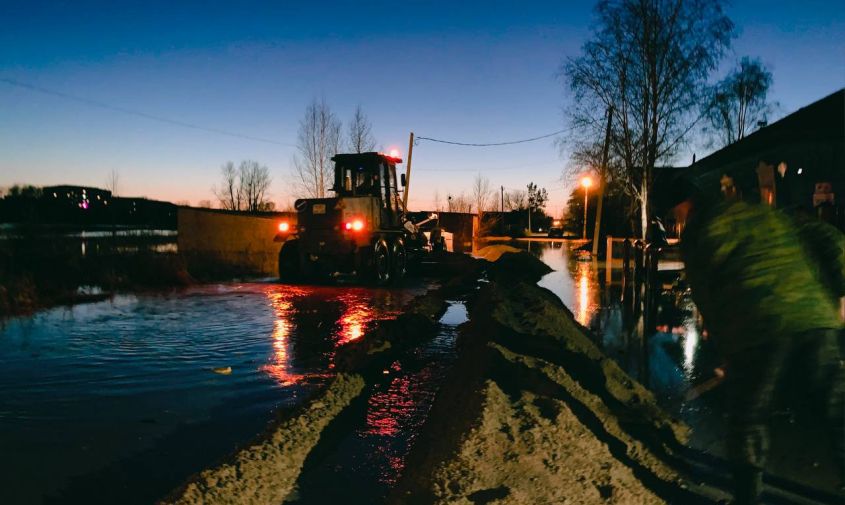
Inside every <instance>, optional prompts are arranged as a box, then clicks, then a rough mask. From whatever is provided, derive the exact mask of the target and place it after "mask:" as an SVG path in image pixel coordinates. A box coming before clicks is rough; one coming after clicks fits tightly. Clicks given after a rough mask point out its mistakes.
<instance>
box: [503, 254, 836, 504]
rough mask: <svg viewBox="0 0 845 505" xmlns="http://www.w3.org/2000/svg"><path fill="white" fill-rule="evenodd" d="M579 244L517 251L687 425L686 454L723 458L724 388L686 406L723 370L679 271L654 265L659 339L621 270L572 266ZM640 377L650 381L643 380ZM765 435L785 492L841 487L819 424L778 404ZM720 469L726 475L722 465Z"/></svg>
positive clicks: (672, 264)
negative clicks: (540, 266) (666, 329)
mask: <svg viewBox="0 0 845 505" xmlns="http://www.w3.org/2000/svg"><path fill="white" fill-rule="evenodd" d="M581 243H582V242H581V241H552V242H550V241H521V242H518V243H516V244H515V245H517V246H518V247H522V248H525V249H527V250H529V251H530V252H531V253H532V254H536V255H537V256H538V257H539V258H540V259H541V260H542V261H543V262H544V263H546V264H547V265H549V266H550V267H551V268H553V269H554V270H555V271H554V272H551V273H549V274H547V275H546V276H544V277H543V278H542V279H541V280H540V282H539V283H538V284H539V285H540V286H542V287H545V288H547V289H549V290H550V291H552V292H553V293H555V294H556V295H557V296H558V297H559V298H560V299H561V301H562V302H563V303H564V304H565V305H566V306H567V307H568V308H569V309H570V310H571V311H572V313H573V315H574V317H575V319H576V320H577V321H578V322H579V323H581V324H582V325H583V326H585V327H587V328H589V329H590V330H591V333H592V334H593V336H594V338H595V340H596V343H597V344H598V345H599V346H600V347H602V348H603V350H604V351H605V353H606V354H607V355H608V356H610V357H611V358H612V359H614V360H615V361H616V362H617V363H618V364H619V365H620V366H621V367H622V368H623V369H624V370H625V371H626V372H627V373H628V374H629V375H631V376H632V377H636V378H637V379H638V380H640V381H641V382H643V383H644V384H646V385H647V386H648V387H649V388H650V389H651V390H652V391H654V392H655V394H656V396H657V398H658V400H659V401H660V402H661V403H662V405H663V406H664V408H666V409H668V410H669V411H670V412H672V413H673V414H675V415H676V416H677V417H679V418H681V419H683V420H684V421H685V422H686V423H687V424H689V425H690V427H691V428H692V430H693V432H692V439H691V440H690V447H692V448H693V449H695V450H697V451H700V452H701V453H704V454H706V455H709V456H713V457H716V458H724V456H725V447H724V438H725V433H726V425H725V411H724V409H723V401H724V387H723V386H718V387H716V388H715V389H713V390H711V391H709V392H707V393H705V394H703V395H702V396H700V397H698V398H696V399H694V400H691V401H686V400H685V399H684V395H685V393H686V391H687V390H688V389H689V388H691V387H693V386H696V385H698V384H701V383H702V382H704V381H706V380H708V379H710V378H712V377H713V369H714V368H715V367H717V366H720V365H722V362H721V360H720V359H719V358H718V356H717V354H716V352H715V350H714V349H713V348H712V343H711V342H709V341H707V340H706V339H705V338H703V337H702V328H701V326H700V321H699V318H698V316H697V310H696V308H695V305H694V303H693V302H692V300H691V298H690V295H689V293H688V292H687V291H686V290H684V289H683V288H681V287H679V284H678V282H677V281H678V278H679V277H680V273H681V269H682V268H683V264H682V263H679V262H677V261H661V263H660V266H659V270H660V271H659V280H660V282H661V284H662V286H663V288H662V290H661V296H660V305H661V308H662V309H668V310H671V311H674V312H675V314H676V315H677V321H676V324H677V328H676V329H675V331H674V332H673V333H658V332H657V331H655V329H654V328H651V329H646V328H644V327H643V317H642V315H641V314H640V313H639V311H638V310H632V309H630V308H627V307H628V304H623V303H622V301H621V299H622V296H623V293H622V287H621V280H622V272H621V264H620V265H618V268H613V269H611V271H610V273H609V274H610V275H609V277H608V271H607V270H606V265H605V263H604V262H592V261H578V260H577V259H576V254H574V252H573V249H574V248H576V247H577V246H579V245H581ZM625 296H631V293H630V292H629V293H627V294H625ZM644 334H646V337H647V339H646V341H645V342H646V343H645V344H644V341H643V335H644ZM645 360H647V363H648V366H647V367H645V366H644V364H645V363H644V361H645ZM644 370H647V375H648V377H644V375H645V372H644ZM770 427H771V448H770V455H769V463H768V467H767V470H768V471H769V472H771V474H773V475H775V476H777V477H780V478H782V479H786V480H787V481H789V482H790V483H791V484H790V483H787V484H785V486H787V487H789V486H791V485H792V484H795V485H794V486H792V487H793V488H794V490H795V491H796V492H798V493H799V494H803V495H805V496H808V495H812V493H813V492H814V491H813V490H814V489H820V490H823V491H825V492H828V493H830V492H835V490H836V487H837V486H838V484H839V483H838V478H837V476H836V469H835V464H834V462H833V457H832V456H833V455H832V451H831V450H830V447H832V446H833V444H832V442H831V440H830V438H829V437H828V436H827V431H828V430H827V429H826V426H825V425H824V423H823V422H822V420H821V419H820V418H817V417H812V416H801V415H798V414H797V413H796V412H794V411H793V410H790V409H789V408H788V407H787V406H785V405H782V404H778V407H777V408H776V410H775V411H774V413H773V415H772V416H771V420H770ZM709 456H708V457H709ZM719 465H721V466H722V469H721V470H722V471H725V468H726V467H725V463H724V462H723V463H720V464H719Z"/></svg>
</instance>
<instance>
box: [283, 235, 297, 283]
mask: <svg viewBox="0 0 845 505" xmlns="http://www.w3.org/2000/svg"><path fill="white" fill-rule="evenodd" d="M301 278H302V269H301V268H300V265H299V241H298V240H296V239H294V240H288V241H287V242H285V243H284V244H282V249H281V250H280V251H279V280H280V281H282V282H292V281H298V280H300V279H301Z"/></svg>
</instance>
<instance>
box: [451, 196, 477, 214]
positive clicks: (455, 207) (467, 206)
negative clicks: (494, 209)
mask: <svg viewBox="0 0 845 505" xmlns="http://www.w3.org/2000/svg"><path fill="white" fill-rule="evenodd" d="M446 205H447V209H448V210H449V212H472V200H471V199H470V198H469V197H467V196H466V195H465V194H464V193H461V194H460V195H453V194H451V193H449V194H448V195H446Z"/></svg>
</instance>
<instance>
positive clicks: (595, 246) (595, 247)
mask: <svg viewBox="0 0 845 505" xmlns="http://www.w3.org/2000/svg"><path fill="white" fill-rule="evenodd" d="M612 122H613V107H608V108H607V131H606V132H605V134H604V152H602V155H601V168H600V169H599V170H600V171H599V190H598V193H597V194H596V202H597V203H596V225H595V229H594V231H593V257H595V256H597V255H598V253H599V230H600V229H601V213H602V202H603V200H604V180H605V176H606V174H607V159H608V156H609V155H610V125H611V124H612ZM585 221H586V218H585Z"/></svg>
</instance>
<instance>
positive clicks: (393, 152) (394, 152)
mask: <svg viewBox="0 0 845 505" xmlns="http://www.w3.org/2000/svg"><path fill="white" fill-rule="evenodd" d="M390 157H391V158H398V157H399V149H391V150H390Z"/></svg>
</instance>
